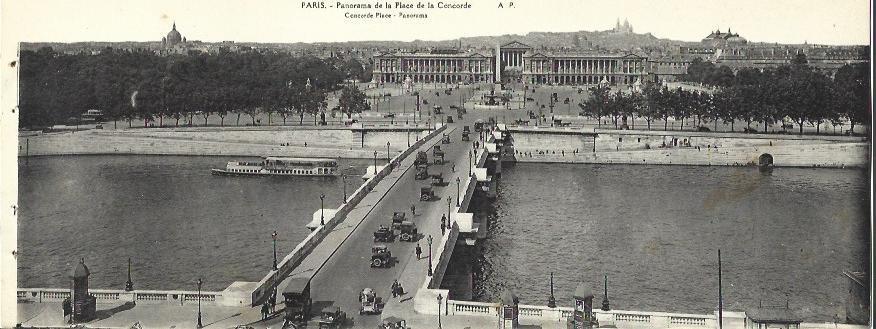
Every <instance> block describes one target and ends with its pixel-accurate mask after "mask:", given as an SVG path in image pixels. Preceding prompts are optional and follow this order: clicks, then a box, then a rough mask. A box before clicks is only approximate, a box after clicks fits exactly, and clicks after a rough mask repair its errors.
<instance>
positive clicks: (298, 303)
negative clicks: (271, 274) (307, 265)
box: [278, 277, 313, 324]
mask: <svg viewBox="0 0 876 329" xmlns="http://www.w3.org/2000/svg"><path fill="white" fill-rule="evenodd" d="M278 288H281V289H282V291H283V304H284V305H285V306H286V310H285V314H284V319H285V321H286V322H288V323H298V324H300V323H305V322H307V320H308V319H309V318H310V308H311V306H312V305H313V300H311V298H310V277H289V278H286V280H283V282H281V283H280V285H279V286H278Z"/></svg>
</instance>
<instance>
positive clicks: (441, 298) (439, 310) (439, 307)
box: [438, 294, 444, 329]
mask: <svg viewBox="0 0 876 329" xmlns="http://www.w3.org/2000/svg"><path fill="white" fill-rule="evenodd" d="M443 299H444V297H443V296H441V294H438V329H441V300H443Z"/></svg>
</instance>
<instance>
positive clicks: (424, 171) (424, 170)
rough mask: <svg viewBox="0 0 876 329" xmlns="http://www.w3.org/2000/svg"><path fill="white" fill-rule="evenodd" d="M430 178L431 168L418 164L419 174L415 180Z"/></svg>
mask: <svg viewBox="0 0 876 329" xmlns="http://www.w3.org/2000/svg"><path fill="white" fill-rule="evenodd" d="M426 178H429V167H428V166H427V165H426V164H418V165H417V173H416V174H414V179H417V180H419V179H426Z"/></svg>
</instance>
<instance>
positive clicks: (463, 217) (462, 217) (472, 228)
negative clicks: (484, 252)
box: [450, 212, 478, 233]
mask: <svg viewBox="0 0 876 329" xmlns="http://www.w3.org/2000/svg"><path fill="white" fill-rule="evenodd" d="M450 220H451V221H454V222H456V225H459V233H476V232H477V231H478V230H477V226H476V225H475V223H474V214H472V213H469V212H462V213H459V212H457V213H452V214H450Z"/></svg>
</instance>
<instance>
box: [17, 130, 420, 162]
mask: <svg viewBox="0 0 876 329" xmlns="http://www.w3.org/2000/svg"><path fill="white" fill-rule="evenodd" d="M273 128H274V129H241V128H234V129H216V128H200V129H198V128H160V129H131V130H117V131H111V130H105V131H102V130H84V131H78V132H72V131H71V132H63V133H51V134H39V135H37V136H20V137H19V139H18V155H19V156H28V155H30V156H39V155H81V154H145V155H195V156H213V155H219V156H253V157H261V156H291V157H328V158H338V157H340V158H364V159H370V158H373V157H374V151H378V157H383V158H385V157H386V143H387V142H389V143H390V153H391V154H392V153H397V152H401V151H403V150H404V149H406V148H407V146H408V141H410V143H411V144H413V143H415V142H416V141H417V140H420V139H423V138H424V137H425V136H426V135H427V134H428V131H427V130H426V127H425V126H422V125H421V126H394V127H392V128H389V129H393V131H385V130H380V131H368V130H367V129H369V128H365V129H366V130H365V131H366V133H365V139H364V143H363V140H362V134H361V132H357V131H354V130H352V129H350V128H331V127H327V128H324V129H298V128H296V129H277V127H273ZM395 130H397V131H395ZM305 143H307V146H305ZM281 144H283V145H281ZM381 153H382V156H381Z"/></svg>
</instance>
